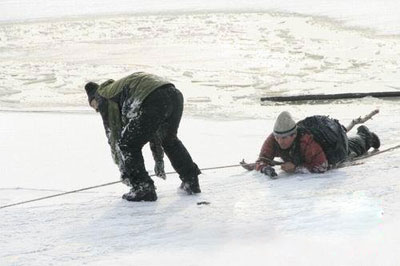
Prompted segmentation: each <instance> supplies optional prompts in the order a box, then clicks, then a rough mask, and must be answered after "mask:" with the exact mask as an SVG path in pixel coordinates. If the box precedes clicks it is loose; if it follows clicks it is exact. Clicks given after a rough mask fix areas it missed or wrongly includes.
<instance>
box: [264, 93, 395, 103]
mask: <svg viewBox="0 0 400 266" xmlns="http://www.w3.org/2000/svg"><path fill="white" fill-rule="evenodd" d="M367 96H370V97H377V98H382V97H400V91H386V92H366V93H338V94H309V95H294V96H273V97H262V98H261V101H274V102H288V101H309V100H335V99H352V98H363V97H367Z"/></svg>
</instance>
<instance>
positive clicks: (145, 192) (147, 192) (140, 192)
mask: <svg viewBox="0 0 400 266" xmlns="http://www.w3.org/2000/svg"><path fill="white" fill-rule="evenodd" d="M122 198H123V199H125V200H127V201H156V200H157V193H156V187H155V186H154V184H150V183H144V182H142V183H139V184H135V185H133V186H132V188H131V191H129V192H128V193H125V194H124V195H122Z"/></svg>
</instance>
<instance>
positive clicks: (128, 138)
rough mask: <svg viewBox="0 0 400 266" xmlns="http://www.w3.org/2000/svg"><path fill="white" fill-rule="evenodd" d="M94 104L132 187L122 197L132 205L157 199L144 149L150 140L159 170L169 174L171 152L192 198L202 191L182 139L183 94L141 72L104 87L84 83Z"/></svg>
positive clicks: (127, 182) (123, 174)
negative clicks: (166, 167) (167, 164)
mask: <svg viewBox="0 0 400 266" xmlns="http://www.w3.org/2000/svg"><path fill="white" fill-rule="evenodd" d="M85 90H86V93H87V95H88V100H89V104H90V106H91V107H92V108H94V109H95V110H96V111H97V112H100V114H101V117H102V119H103V124H104V128H105V131H106V135H107V138H108V143H109V144H110V146H111V151H112V156H113V159H114V162H115V163H116V164H117V165H118V166H119V169H120V172H121V178H122V181H123V182H124V183H125V184H127V185H128V186H131V187H132V188H131V190H130V192H128V193H126V194H124V195H123V196H122V198H123V199H126V200H128V201H155V200H157V194H156V187H155V186H154V182H153V180H152V179H151V178H150V176H149V174H148V173H147V171H146V169H145V165H144V160H143V155H142V148H143V146H144V145H145V144H146V143H148V142H150V148H151V150H152V152H153V157H154V159H155V162H156V167H155V172H156V174H157V175H159V176H163V175H164V176H165V174H164V164H163V151H165V153H166V154H167V156H168V158H169V159H170V161H171V164H172V166H173V167H174V169H175V171H176V172H177V173H178V174H179V177H180V179H181V180H182V184H181V186H180V188H182V189H183V190H185V191H186V192H187V193H188V194H194V193H200V192H201V190H200V186H199V180H198V175H199V174H200V169H199V168H198V167H197V165H196V164H195V163H194V162H193V160H192V158H191V156H190V154H189V152H188V151H187V150H186V148H185V146H184V145H183V143H182V142H181V141H180V140H179V139H178V137H177V133H178V127H179V123H180V120H181V117H182V112H183V96H182V93H181V92H180V91H179V90H178V89H176V88H175V86H174V85H173V84H172V83H170V82H169V81H166V80H165V79H163V78H161V77H159V76H156V75H152V74H148V73H144V72H136V73H133V74H131V75H129V76H127V77H124V78H121V79H119V80H116V81H114V80H112V79H111V80H108V81H106V82H104V83H102V84H101V85H98V84H96V83H94V82H89V83H87V84H86V85H85Z"/></svg>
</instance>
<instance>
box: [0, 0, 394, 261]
mask: <svg viewBox="0 0 400 266" xmlns="http://www.w3.org/2000/svg"><path fill="white" fill-rule="evenodd" d="M318 3H320V4H318ZM318 3H316V2H315V1H314V0H308V1H296V2H294V1H285V2H282V1H279V3H278V1H252V4H251V5H249V4H248V1H246V2H245V1H229V4H227V1H202V2H199V1H179V2H178V1H147V2H143V1H142V2H141V4H138V3H137V1H122V0H118V1H117V2H115V1H112V2H109V1H100V0H98V1H94V0H90V1H79V2H77V1H61V0H57V1H47V0H40V1H34V2H32V1H24V0H22V1H15V0H10V1H0V15H1V16H0V17H1V20H2V21H3V22H4V23H2V24H0V39H1V42H0V110H1V111H0V136H1V141H0V151H1V152H0V162H1V166H0V176H1V178H0V191H1V192H0V206H4V205H7V204H12V203H15V202H20V201H25V200H30V199H34V198H39V197H44V196H48V195H53V194H57V193H61V192H65V191H71V190H75V189H80V188H84V187H90V186H94V185H99V184H104V183H109V182H114V181H118V180H119V172H118V169H117V166H116V165H114V164H113V160H112V158H111V154H110V148H109V147H108V144H107V140H106V136H105V133H104V129H103V126H102V121H101V118H100V116H99V115H98V114H96V113H94V111H92V110H91V109H90V108H89V107H88V105H87V98H86V95H85V93H84V90H83V86H84V84H85V82H87V81H89V80H92V81H98V82H102V81H105V80H107V79H109V78H113V79H117V78H119V77H122V76H124V75H126V74H130V73H132V72H134V71H148V72H151V73H154V74H159V75H162V76H165V77H166V78H167V79H169V80H171V81H172V82H174V83H175V84H176V86H177V87H178V88H179V89H180V90H181V91H182V92H183V94H184V96H185V111H184V116H183V119H182V123H181V127H180V134H179V135H180V138H181V139H182V141H183V142H184V144H185V145H186V147H187V148H188V150H189V151H190V153H191V155H192V157H193V159H194V160H195V162H196V163H197V164H198V165H199V166H200V167H201V168H206V167H214V166H215V167H217V166H226V165H234V164H238V162H239V161H240V160H241V159H242V158H245V159H246V160H247V161H249V162H251V161H253V160H255V159H256V158H257V155H258V152H259V149H260V147H261V145H262V143H263V141H264V139H265V138H266V136H267V135H268V134H269V133H270V131H271V129H272V125H273V123H274V120H275V118H276V116H277V115H278V114H279V113H280V112H281V111H283V110H288V111H290V112H291V113H292V114H293V116H294V118H295V119H296V120H299V119H302V118H304V117H306V116H308V115H313V114H326V115H330V116H332V117H335V118H338V119H339V120H340V121H341V122H342V123H343V124H344V125H347V124H348V123H349V122H350V121H351V119H353V118H357V117H359V116H363V115H366V114H368V113H369V112H371V111H372V110H373V109H375V108H379V109H380V113H379V114H378V115H377V116H376V117H374V119H373V120H370V121H368V122H367V123H366V125H367V126H368V127H369V128H370V129H372V130H373V131H375V132H376V133H377V134H378V135H379V136H380V137H381V140H382V145H383V146H382V149H385V148H388V147H392V146H395V145H398V144H400V134H399V130H400V118H399V117H400V107H399V104H398V99H386V100H383V99H375V98H364V99H355V100H343V101H326V102H323V103H302V104H300V103H296V104H292V105H288V104H274V103H268V102H266V103H263V104H261V103H260V97H262V96H268V95H270V96H271V95H295V94H306V93H327V94H328V93H340V92H367V91H392V90H398V89H399V88H400V79H399V76H400V68H399V64H400V59H399V58H400V39H399V37H398V36H387V35H382V34H391V33H398V29H399V28H400V27H398V16H397V13H396V11H397V10H398V3H397V2H395V1H388V0H385V1H379V2H378V1H361V0H360V1H350V2H349V1H346V3H345V1H335V2H333V1H330V2H329V1H318ZM332 3H334V4H332ZM349 5H351V6H354V7H356V8H352V7H350V6H349ZM132 7H134V8H135V10H134V9H133V8H132ZM361 7H362V8H361ZM245 10H247V11H254V10H257V11H259V12H251V13H246V12H244V11H245ZM273 10H278V11H280V12H275V11H273ZM189 11H190V12H189ZM208 11H210V12H208ZM217 11H218V12H217ZM219 11H223V12H219ZM264 11H265V12H264ZM282 11H290V12H293V13H284V12H282ZM121 12H123V13H124V15H121V14H120V13H121ZM297 13H299V14H297ZM84 14H91V17H84V16H82V15H84ZM99 14H106V15H99ZM310 14H311V15H313V16H310ZM393 14H394V15H393ZM326 17H330V18H333V19H336V20H335V21H333V20H330V19H327V18H326ZM372 18H373V19H372ZM31 19H33V21H25V20H31ZM37 19H39V20H37ZM19 20H22V21H19ZM17 21H19V22H17ZM349 25H350V26H361V27H363V28H368V27H370V26H371V28H373V29H374V30H376V31H377V32H376V33H375V32H374V31H369V30H361V29H357V28H349V27H348V26H349ZM353 131H355V129H353ZM353 133H354V132H353ZM143 151H144V157H145V160H146V166H147V169H148V170H149V171H150V173H152V171H151V170H152V169H153V162H152V156H151V153H150V151H149V148H148V147H147V146H146V147H144V149H143ZM399 151H400V150H394V151H391V152H387V153H383V154H380V155H377V156H375V157H372V158H370V159H367V160H364V161H362V164H359V165H355V166H351V167H347V168H341V169H336V170H332V171H329V172H327V173H326V174H322V175H318V174H296V175H288V174H285V173H283V172H281V171H280V170H279V168H277V172H278V174H279V177H280V178H279V179H277V180H271V179H269V178H266V177H265V176H263V175H262V174H260V173H256V172H247V171H245V170H243V169H242V168H240V167H234V168H226V169H218V170H208V171H203V174H202V175H201V176H200V182H201V188H202V191H203V192H202V193H201V194H200V195H197V196H187V195H184V194H182V193H181V192H179V191H178V190H177V187H178V186H179V184H180V182H179V178H178V177H177V175H176V174H169V175H168V178H167V180H166V181H164V180H162V179H158V178H155V182H156V185H157V188H158V189H157V193H158V197H159V199H158V201H157V202H155V203H131V202H126V201H123V200H122V199H121V195H122V194H123V193H125V192H126V191H128V187H126V186H125V185H123V184H120V183H119V184H115V185H111V186H106V187H102V188H97V189H92V190H87V191H85V192H80V193H74V194H69V195H65V196H62V197H57V198H52V199H47V200H43V201H37V202H34V203H28V204H23V205H18V206H14V207H9V208H4V209H0V213H1V217H2V218H1V220H0V236H1V241H0V264H1V265H119V264H125V265H222V264H227V265H228V264H229V265H398V261H399V260H400V255H399V254H400V245H399V244H400V243H399V242H400V234H399V230H398V227H399V222H398V221H399V218H400V203H399V202H400V193H399V192H400V182H399V177H398V176H399V172H400V171H399V165H400V155H399V154H400V153H399ZM166 167H167V169H166V170H167V171H172V168H171V166H170V164H169V161H168V159H166ZM202 201H207V202H210V204H209V205H197V203H198V202H202Z"/></svg>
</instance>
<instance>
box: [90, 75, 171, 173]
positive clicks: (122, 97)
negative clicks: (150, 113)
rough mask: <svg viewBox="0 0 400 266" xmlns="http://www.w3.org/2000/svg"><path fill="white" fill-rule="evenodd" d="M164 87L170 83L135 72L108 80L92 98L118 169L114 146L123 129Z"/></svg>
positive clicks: (116, 151)
mask: <svg viewBox="0 0 400 266" xmlns="http://www.w3.org/2000/svg"><path fill="white" fill-rule="evenodd" d="M166 85H172V86H173V84H172V83H170V82H169V81H167V80H165V79H163V78H161V77H159V76H156V75H152V74H148V73H145V72H135V73H133V74H131V75H129V76H127V77H124V78H121V79H119V80H116V81H114V80H112V79H110V80H107V81H106V82H104V83H102V84H101V85H100V87H99V89H98V90H97V92H96V94H95V97H96V99H97V101H98V103H99V111H100V114H101V116H102V119H103V124H104V129H105V131H106V136H107V138H108V143H109V144H110V147H111V153H112V156H113V159H114V162H115V163H116V164H118V165H119V163H120V159H121V158H119V157H120V156H119V152H118V146H117V143H118V141H119V139H120V137H121V132H122V130H123V128H124V127H125V125H127V124H128V122H129V120H130V119H134V118H135V117H137V116H139V115H140V106H141V104H142V102H143V101H144V100H145V99H146V98H147V96H148V95H150V94H151V93H152V92H153V91H154V90H156V89H158V88H161V87H164V86H166Z"/></svg>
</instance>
